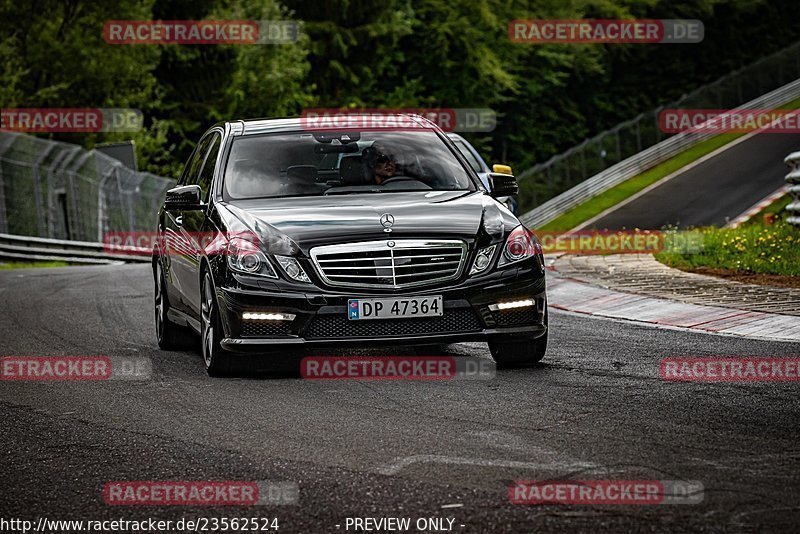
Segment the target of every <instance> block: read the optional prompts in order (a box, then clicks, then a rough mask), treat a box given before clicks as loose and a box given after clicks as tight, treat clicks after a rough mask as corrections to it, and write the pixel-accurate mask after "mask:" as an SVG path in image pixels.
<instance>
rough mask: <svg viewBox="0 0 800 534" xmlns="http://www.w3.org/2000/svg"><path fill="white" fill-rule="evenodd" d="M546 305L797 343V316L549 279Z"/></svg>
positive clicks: (799, 331) (799, 337) (799, 322)
mask: <svg viewBox="0 0 800 534" xmlns="http://www.w3.org/2000/svg"><path fill="white" fill-rule="evenodd" d="M547 286H548V287H547V302H548V304H549V305H550V306H551V307H553V308H556V309H559V310H566V311H571V312H576V313H582V314H587V315H592V316H599V317H608V318H613V319H625V320H629V321H638V322H644V323H650V324H652V325H656V326H664V327H675V328H688V329H691V330H699V331H704V332H706V333H713V334H728V335H735V336H743V337H752V338H759V339H769V340H775V341H797V342H800V317H798V316H793V315H780V314H776V313H764V312H755V311H748V310H740V309H736V308H723V307H721V306H702V305H699V304H690V303H688V302H676V301H671V300H665V299H660V298H655V297H648V296H644V295H635V294H631V293H622V292H619V291H612V290H610V289H604V288H601V287H596V286H593V285H590V284H585V283H583V282H577V281H575V280H571V279H566V278H558V277H554V276H550V277H549V279H548V281H547Z"/></svg>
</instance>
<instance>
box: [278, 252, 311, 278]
mask: <svg viewBox="0 0 800 534" xmlns="http://www.w3.org/2000/svg"><path fill="white" fill-rule="evenodd" d="M275 258H276V259H277V260H278V263H280V264H281V267H282V268H283V271H284V272H285V273H286V276H288V277H289V278H291V279H292V280H297V281H298V282H306V283H309V284H310V283H311V279H310V278H309V277H308V275H307V274H306V272H305V271H304V270H303V268H302V267H301V266H300V263H299V262H298V261H297V260H296V259H294V258H292V257H290V256H275Z"/></svg>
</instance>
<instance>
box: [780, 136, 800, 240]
mask: <svg viewBox="0 0 800 534" xmlns="http://www.w3.org/2000/svg"><path fill="white" fill-rule="evenodd" d="M783 162H784V163H786V165H788V166H789V168H790V169H791V171H789V174H787V175H786V183H787V184H789V187H788V192H789V194H790V195H792V202H791V204H789V205H788V206H786V211H788V212H789V217H788V218H787V219H786V222H788V223H789V224H793V225H794V226H800V152H792V153H791V154H789V155H788V156H786V159H784V160H783Z"/></svg>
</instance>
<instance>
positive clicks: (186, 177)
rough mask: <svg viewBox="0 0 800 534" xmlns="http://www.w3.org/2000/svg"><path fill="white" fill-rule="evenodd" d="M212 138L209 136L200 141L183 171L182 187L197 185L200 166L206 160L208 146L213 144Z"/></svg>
mask: <svg viewBox="0 0 800 534" xmlns="http://www.w3.org/2000/svg"><path fill="white" fill-rule="evenodd" d="M212 137H213V136H211V135H209V136H208V137H206V138H205V139H203V140H202V141H200V145H199V146H198V147H197V148H196V149H195V151H194V154H192V157H191V158H190V159H189V161H188V163H186V167H184V169H183V174H182V175H181V179H180V182H179V183H180V185H192V184H196V183H197V175H198V173H199V172H200V166H201V165H202V164H203V158H205V155H206V151H207V149H208V144H209V143H210V142H211V139H212Z"/></svg>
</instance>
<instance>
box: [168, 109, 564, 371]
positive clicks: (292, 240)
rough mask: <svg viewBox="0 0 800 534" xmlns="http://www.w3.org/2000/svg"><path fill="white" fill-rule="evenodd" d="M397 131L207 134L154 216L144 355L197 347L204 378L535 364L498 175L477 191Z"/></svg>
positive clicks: (284, 126) (528, 308)
mask: <svg viewBox="0 0 800 534" xmlns="http://www.w3.org/2000/svg"><path fill="white" fill-rule="evenodd" d="M402 118H403V119H404V121H405V124H406V126H405V127H403V128H397V127H395V126H392V125H391V124H394V123H391V124H388V123H387V124H386V125H384V126H376V127H370V128H359V129H356V128H349V127H348V129H341V130H338V131H334V130H331V129H326V130H322V129H318V128H309V127H308V125H307V124H304V123H303V121H302V119H298V118H296V119H271V120H248V121H231V122H225V123H220V124H217V125H215V126H214V127H212V128H211V129H209V130H208V131H207V132H206V133H205V135H203V137H202V138H201V139H200V142H199V143H198V144H197V147H196V149H195V151H194V153H193V154H192V156H191V157H190V159H189V161H188V163H187V164H186V167H185V169H184V171H183V173H182V175H181V177H180V180H179V182H178V184H177V186H176V187H175V188H173V189H171V190H170V191H169V192H168V193H167V195H166V199H165V202H164V205H163V207H162V209H161V210H160V211H159V214H158V240H157V243H158V244H157V245H156V246H155V247H154V251H153V273H154V279H155V318H156V333H157V336H158V344H159V346H160V347H161V348H163V349H174V348H177V347H178V346H179V345H181V343H182V341H183V340H185V339H186V338H187V333H189V334H191V333H192V332H194V333H196V334H199V335H200V345H201V350H202V355H203V359H204V361H205V366H206V369H207V371H208V373H209V374H210V375H212V376H213V375H221V374H226V373H227V372H229V371H230V370H231V369H232V368H236V367H238V363H239V362H238V361H237V360H239V361H241V360H242V359H248V360H252V359H253V358H255V359H256V360H257V361H259V364H260V366H262V368H269V367H270V362H271V361H275V362H277V361H278V360H279V359H280V358H285V357H286V356H287V355H288V354H294V355H295V357H296V355H297V354H298V353H299V351H298V350H295V349H303V348H305V347H311V346H328V347H337V348H342V347H351V348H352V347H358V346H367V345H383V346H386V345H391V346H399V345H426V346H428V347H430V346H436V345H439V346H441V345H442V344H446V343H455V342H462V341H486V342H488V344H489V348H490V350H491V353H492V355H493V357H494V359H495V360H496V361H497V362H498V364H499V365H500V366H518V365H525V364H531V363H534V362H537V361H539V360H540V359H541V358H542V357H543V356H544V354H545V350H546V346H547V328H548V327H547V324H548V314H547V298H546V295H545V265H544V258H543V256H542V249H541V245H540V243H539V241H538V240H537V239H536V237H535V236H534V235H533V233H532V232H531V231H529V230H528V229H527V228H525V226H524V225H522V224H521V223H520V221H519V220H518V219H517V218H516V217H515V216H514V215H513V214H512V213H511V212H510V211H508V209H506V207H505V206H503V205H502V204H501V203H500V202H498V201H497V200H495V198H496V197H505V196H509V195H513V194H515V193H516V192H517V184H516V181H515V179H514V177H513V176H511V175H507V174H491V175H490V179H491V181H492V191H491V194H490V193H488V192H487V190H486V189H485V187H484V186H483V184H482V183H481V180H480V179H479V178H478V176H477V175H476V173H475V171H474V170H473V169H472V167H471V166H470V165H469V163H468V162H467V161H466V160H465V159H464V157H463V155H462V154H461V153H460V152H459V150H458V149H457V148H456V147H455V146H454V145H453V142H452V141H451V140H450V139H449V138H448V137H447V136H446V135H445V134H444V133H443V132H442V131H441V130H440V129H439V128H438V127H437V126H436V125H434V124H433V123H431V122H429V121H427V120H425V119H423V118H421V117H416V116H403V117H402ZM408 124H410V125H411V126H408ZM195 339H196V338H195ZM247 353H251V355H250V356H245V355H246V354H247ZM273 358H274V360H272V359H273Z"/></svg>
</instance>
